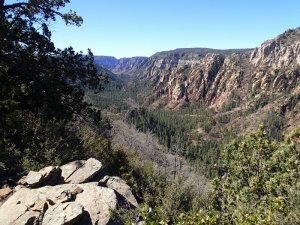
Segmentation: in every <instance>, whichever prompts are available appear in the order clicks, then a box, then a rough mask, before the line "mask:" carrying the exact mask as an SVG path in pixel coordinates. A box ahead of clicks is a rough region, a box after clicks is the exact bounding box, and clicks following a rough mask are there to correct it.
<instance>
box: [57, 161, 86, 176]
mask: <svg viewBox="0 0 300 225" xmlns="http://www.w3.org/2000/svg"><path fill="white" fill-rule="evenodd" d="M85 162H86V161H85V160H76V161H73V162H69V163H67V164H65V165H63V166H61V167H60V169H61V177H62V178H63V180H64V181H66V180H67V179H68V178H69V177H70V176H71V175H72V174H73V173H74V172H75V171H76V170H78V169H79V168H80V167H82V166H83V165H84V164H85Z"/></svg>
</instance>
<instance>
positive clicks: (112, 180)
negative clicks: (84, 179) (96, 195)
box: [99, 176, 138, 207]
mask: <svg viewBox="0 0 300 225" xmlns="http://www.w3.org/2000/svg"><path fill="white" fill-rule="evenodd" d="M99 184H100V185H101V186H106V187H108V188H111V189H113V190H114V191H116V192H117V193H118V194H119V195H121V196H122V197H124V198H125V200H126V201H127V202H128V203H130V204H131V205H133V206H134V207H138V203H137V201H136V199H135V197H134V195H133V194H132V192H131V188H130V187H129V186H128V185H127V184H126V182H125V181H124V180H122V179H121V178H119V177H110V176H105V177H104V178H103V179H102V180H100V182H99Z"/></svg>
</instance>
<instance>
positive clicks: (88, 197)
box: [76, 183, 117, 225]
mask: <svg viewBox="0 0 300 225" xmlns="http://www.w3.org/2000/svg"><path fill="white" fill-rule="evenodd" d="M80 187H82V188H83V189H84V191H83V192H82V193H80V194H78V195H77V197H76V202H77V203H79V204H81V205H82V206H83V207H84V210H85V211H87V212H88V213H86V214H85V216H84V217H83V218H81V220H80V223H79V224H98V225H105V224H107V223H108V222H109V221H110V211H111V210H114V209H116V206H117V196H116V194H115V192H114V191H113V190H111V189H109V188H105V187H99V186H97V185H95V184H94V183H87V184H82V185H80Z"/></svg>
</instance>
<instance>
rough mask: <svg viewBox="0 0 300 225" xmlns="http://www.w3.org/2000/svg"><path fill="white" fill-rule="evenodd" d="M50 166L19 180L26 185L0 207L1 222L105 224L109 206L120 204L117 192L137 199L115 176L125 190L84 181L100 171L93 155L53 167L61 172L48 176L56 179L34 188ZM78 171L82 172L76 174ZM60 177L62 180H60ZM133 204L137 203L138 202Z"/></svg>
mask: <svg viewBox="0 0 300 225" xmlns="http://www.w3.org/2000/svg"><path fill="white" fill-rule="evenodd" d="M79 165H80V166H79ZM49 168H50V167H46V168H44V169H43V170H40V171H39V172H33V171H31V172H30V173H29V174H28V175H27V177H23V178H22V179H21V181H20V182H19V183H23V184H24V185H26V186H18V187H17V188H16V189H15V190H14V193H13V195H12V196H11V197H9V198H8V199H6V201H5V202H4V203H3V205H2V206H1V207H0V215H1V216H0V225H25V224H26V225H27V224H36V225H52V224H53V225H72V224H78V225H79V224H98V225H101V224H103V225H104V224H108V223H109V222H110V221H111V218H110V212H111V210H115V209H116V207H117V205H120V206H122V204H121V202H119V200H118V198H117V195H124V198H128V196H129V199H130V201H132V202H133V203H136V200H135V198H134V196H133V195H132V193H131V191H130V187H128V186H126V183H125V182H124V181H123V180H121V179H120V178H118V177H116V178H115V179H116V180H120V182H121V183H122V185H125V186H124V188H123V189H124V190H125V189H126V191H120V188H115V189H116V190H114V189H113V188H109V187H108V186H110V185H107V187H101V186H99V185H98V184H99V183H98V182H89V183H86V182H87V181H91V179H92V177H94V176H95V175H96V174H98V173H100V172H101V168H102V164H101V162H99V161H98V160H96V159H93V158H91V159H89V160H87V161H85V160H79V161H75V162H71V163H68V164H66V165H64V166H61V167H55V168H56V170H59V171H60V172H61V173H52V176H51V177H52V178H55V179H54V180H56V181H57V183H56V184H55V183H51V184H52V185H53V186H44V187H39V188H37V184H39V185H40V180H41V179H40V177H41V176H40V175H41V174H46V173H44V172H45V171H48V172H49V171H52V170H50V169H49ZM53 168H54V167H53ZM78 171H79V172H80V173H82V174H77V175H76V173H79V172H78ZM37 173H38V174H37ZM49 173H50V172H49ZM49 173H47V174H49ZM53 174H56V176H57V177H54V175H53ZM63 176H64V177H63ZM72 176H73V178H72ZM71 178H72V179H71ZM62 180H63V181H64V183H63V184H60V183H61V181H62ZM25 181H26V182H25ZM31 181H34V182H31ZM75 181H78V183H75ZM44 182H45V181H44ZM68 182H69V183H68ZM29 184H30V185H29ZM44 184H45V183H44ZM33 187H34V188H33ZM116 193H117V194H116ZM132 205H134V206H135V207H138V204H137V203H136V204H132Z"/></svg>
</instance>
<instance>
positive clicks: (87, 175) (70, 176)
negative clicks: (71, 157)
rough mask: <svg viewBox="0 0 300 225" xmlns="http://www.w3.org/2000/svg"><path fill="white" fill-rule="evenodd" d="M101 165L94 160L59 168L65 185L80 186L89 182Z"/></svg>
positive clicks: (76, 162) (77, 162) (72, 163)
mask: <svg viewBox="0 0 300 225" xmlns="http://www.w3.org/2000/svg"><path fill="white" fill-rule="evenodd" d="M101 168H102V163H101V162H99V161H98V160H96V159H94V158H90V159H88V160H87V161H83V160H79V161H74V162H70V163H68V164H66V165H64V166H62V167H61V170H62V177H63V179H64V182H65V183H71V184H80V183H85V182H88V181H91V180H92V178H93V177H94V176H95V175H97V174H98V173H99V171H100V170H101Z"/></svg>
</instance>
